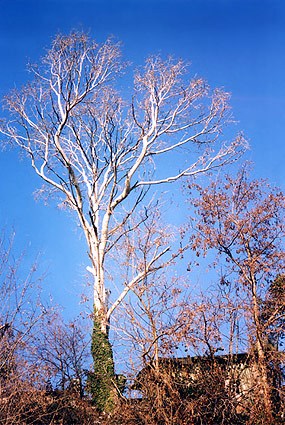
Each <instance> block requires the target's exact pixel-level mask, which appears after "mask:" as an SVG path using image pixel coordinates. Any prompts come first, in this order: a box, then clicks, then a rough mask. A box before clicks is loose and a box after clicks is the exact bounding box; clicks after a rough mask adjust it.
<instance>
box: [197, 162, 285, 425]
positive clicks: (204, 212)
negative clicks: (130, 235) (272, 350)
mask: <svg viewBox="0 0 285 425" xmlns="http://www.w3.org/2000/svg"><path fill="white" fill-rule="evenodd" d="M197 189H198V192H199V197H197V199H195V201H193V205H194V206H195V208H196V213H197V222H196V225H195V226H196V230H197V231H196V232H195V233H194V234H193V236H192V238H191V241H192V247H193V249H194V250H195V251H196V254H197V255H200V254H201V252H203V253H204V255H206V254H208V253H209V251H211V250H214V251H215V252H217V254H218V258H217V259H216V264H219V267H221V268H222V269H223V277H222V283H223V284H225V285H227V284H230V283H231V284H232V285H234V287H235V289H236V290H237V293H238V294H239V295H238V296H239V297H240V298H241V299H242V305H243V309H244V314H245V322H246V325H247V329H248V333H247V339H248V344H249V349H250V350H251V354H252V355H253V356H254V357H255V359H256V363H257V366H258V370H259V382H258V385H257V387H258V396H259V397H258V399H256V400H258V403H257V404H256V406H258V410H257V412H256V411H255V413H256V414H257V415H259V419H258V418H257V417H255V418H254V421H257V422H254V423H264V424H265V423H266V424H269V423H275V422H274V419H273V406H272V403H271V395H272V387H271V384H272V382H271V380H270V377H269V374H268V369H267V341H268V338H267V336H266V335H267V334H268V332H269V331H270V328H271V329H272V327H274V325H276V330H277V331H278V326H277V324H278V321H280V318H281V316H283V317H284V306H283V303H282V299H284V298H282V299H281V298H280V296H279V295H280V293H277V292H278V291H276V296H277V298H278V297H279V302H278V301H277V300H275V303H274V307H273V308H271V310H270V313H269V317H268V319H267V320H262V309H263V302H264V301H265V300H266V298H267V297H268V290H269V288H270V287H271V288H272V286H271V283H272V280H274V279H275V277H276V276H278V275H280V274H283V273H284V269H285V253H284V235H285V233H284V232H285V224H284V217H285V215H284V213H285V195H284V194H283V193H282V191H281V190H279V189H276V188H271V187H270V186H269V184H268V183H267V182H266V181H263V180H253V181H250V180H249V177H248V174H247V172H246V170H245V169H243V170H242V171H241V172H240V173H239V175H238V176H237V178H233V177H231V176H227V177H226V178H225V179H224V180H216V181H214V182H213V183H212V184H211V185H210V186H209V187H207V188H206V189H204V188H201V187H198V188H197ZM278 294H279V295H278ZM282 297H284V295H282ZM258 420H259V422H258Z"/></svg>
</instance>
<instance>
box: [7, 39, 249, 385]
mask: <svg viewBox="0 0 285 425" xmlns="http://www.w3.org/2000/svg"><path fill="white" fill-rule="evenodd" d="M123 67H124V66H123V64H122V62H121V60H120V49H119V46H118V44H115V43H113V42H112V41H111V40H107V41H106V42H105V43H103V44H102V45H98V44H97V43H95V42H94V41H92V40H90V39H89V38H88V37H87V36H86V35H84V34H78V33H72V34H71V35H69V36H57V37H56V38H55V40H54V41H53V44H52V47H51V49H50V50H49V51H48V52H47V54H46V55H45V57H44V58H43V60H42V64H41V66H40V67H37V66H31V68H30V69H31V72H32V73H33V75H34V80H33V81H32V82H31V83H30V84H28V85H27V86H26V87H24V88H23V89H22V90H20V91H17V90H16V91H14V92H13V93H12V94H11V95H10V96H8V97H7V98H6V107H7V108H8V109H9V111H10V113H11V116H10V120H9V121H8V123H7V124H6V125H2V129H1V131H2V134H4V135H6V136H8V137H9V139H10V140H11V142H12V143H13V144H14V145H16V146H18V147H20V149H22V150H23V151H24V152H26V153H27V155H28V157H29V159H30V161H31V166H32V167H33V169H34V170H35V172H36V174H37V175H38V176H39V177H40V178H41V179H42V180H43V182H44V183H45V184H46V186H44V188H42V189H41V191H40V192H45V193H47V194H48V195H51V194H54V195H55V194H56V195H57V196H59V198H60V199H61V202H62V204H61V205H62V206H64V207H66V208H69V209H70V210H73V211H74V212H75V214H76V215H77V218H78V220H79V223H80V226H81V229H82V231H83V234H84V236H85V239H86V243H87V251H88V256H89V259H90V263H91V265H90V267H88V270H89V271H90V272H91V274H92V276H93V288H94V291H93V292H94V332H93V335H94V336H95V339H98V340H101V342H102V344H103V345H104V347H105V344H108V343H109V339H108V328H109V321H110V317H111V315H112V313H113V312H114V310H115V309H116V308H117V306H118V305H119V304H120V303H121V301H122V300H123V299H124V298H125V296H126V294H127V293H128V292H129V290H130V289H132V288H133V287H134V286H135V285H136V284H137V283H139V282H140V281H141V280H143V279H144V278H145V277H146V276H147V275H149V274H150V273H152V271H153V269H155V268H156V264H157V263H158V262H159V260H160V259H161V257H162V256H164V255H165V254H166V252H168V250H169V249H168V248H165V249H163V250H157V251H155V252H154V255H153V257H152V258H151V259H150V260H149V262H148V264H146V266H145V267H144V268H143V269H139V268H138V271H137V274H136V275H135V276H133V277H132V279H131V280H130V281H127V282H124V284H123V288H122V291H121V293H120V294H118V296H117V298H115V299H113V300H112V302H111V303H110V304H109V305H108V300H107V298H108V297H107V295H106V286H108V284H110V282H107V281H106V273H105V271H106V267H107V259H108V257H109V256H110V253H111V252H112V250H113V249H114V247H115V246H116V244H117V242H118V240H120V239H121V238H122V237H123V236H124V234H125V233H126V232H131V231H132V228H128V227H127V230H126V226H125V225H126V223H127V222H128V220H129V219H130V217H131V216H132V215H133V213H134V211H135V210H136V209H137V207H138V205H139V204H140V203H141V202H143V200H146V199H147V198H146V196H147V193H148V191H149V189H150V187H152V186H158V185H161V184H163V183H171V182H175V181H177V180H179V179H180V178H182V177H185V176H190V175H197V174H199V173H202V172H206V171H208V170H211V169H213V168H216V167H219V166H222V165H224V164H226V163H229V162H232V161H233V160H235V159H236V158H237V157H238V156H239V155H240V153H241V152H242V151H243V149H244V147H245V144H244V140H243V138H242V136H240V135H239V136H237V137H236V138H235V139H234V140H233V141H232V142H230V143H227V142H226V141H224V140H222V128H223V125H224V123H225V122H226V121H227V120H228V119H229V108H228V97H229V96H228V94H227V93H224V92H223V91H221V90H214V91H213V92H210V89H209V87H208V85H207V84H206V83H205V81H204V80H202V79H201V78H193V79H190V80H189V79H187V78H186V67H185V65H184V63H183V62H182V61H174V60H173V59H167V60H166V61H163V60H162V59H161V58H160V57H152V58H150V59H148V60H147V62H146V65H145V67H144V68H143V69H141V70H140V71H137V72H135V76H134V94H133V96H132V100H128V99H125V100H123V99H122V98H121V96H120V95H119V94H118V93H117V91H116V90H115V79H116V77H118V76H119V75H120V73H121V71H122V69H123ZM166 161H169V164H170V165H169V167H168V168H166V167H164V165H163V164H165V163H166ZM137 225H139V223H138V224H137ZM96 344H97V343H96ZM103 345H102V347H103ZM98 348H99V347H97V349H98ZM110 350H111V347H110ZM107 351H108V352H109V350H107ZM94 355H100V354H98V352H97V353H95V352H94ZM107 357H108V360H107V362H109V354H108V356H107ZM107 369H108V370H110V376H109V378H108V380H109V381H110V380H112V374H113V369H112V368H107ZM107 369H106V370H107ZM102 386H104V385H102Z"/></svg>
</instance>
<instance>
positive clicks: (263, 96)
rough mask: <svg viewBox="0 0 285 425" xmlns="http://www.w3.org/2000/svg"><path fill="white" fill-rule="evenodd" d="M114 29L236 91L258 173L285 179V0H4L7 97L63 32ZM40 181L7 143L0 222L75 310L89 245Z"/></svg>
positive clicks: (0, 38)
mask: <svg viewBox="0 0 285 425" xmlns="http://www.w3.org/2000/svg"><path fill="white" fill-rule="evenodd" d="M72 29H79V30H84V31H88V32H89V33H90V35H91V36H92V37H94V38H96V39H97V40H98V41H103V40H105V39H106V37H108V36H109V35H113V36H114V37H115V38H116V39H117V40H120V41H121V42H122V49H123V54H124V57H125V58H126V59H127V60H130V61H131V62H133V63H134V64H135V65H137V64H142V63H143V61H144V59H145V58H146V57H147V56H148V55H150V54H153V53H162V54H164V55H165V54H172V55H174V56H176V57H182V58H183V59H185V60H186V61H191V63H192V66H191V70H192V72H193V74H199V75H201V76H203V77H205V78H206V79H207V80H208V82H209V83H210V85H211V86H213V87H224V88H225V90H227V91H229V92H231V93H232V100H231V105H232V107H233V113H234V116H235V118H236V119H237V121H238V123H237V125H236V128H237V130H238V129H239V130H243V131H244V133H245V135H246V137H247V138H248V139H249V141H250V144H251V151H250V152H249V153H248V158H250V159H252V160H253V161H254V162H255V175H256V176H257V177H267V178H269V180H270V181H271V182H273V183H274V184H278V185H280V186H281V187H283V189H284V182H285V180H284V177H285V167H284V165H283V164H284V159H285V143H284V131H283V129H284V123H285V82H284V75H285V72H284V71H285V52H284V48H285V2H284V1H283V0H258V1H255V0H144V1H139V0H0V62H1V66H0V97H1V98H2V97H3V96H4V95H5V93H7V92H8V91H9V90H10V89H12V88H14V87H20V86H21V85H22V84H23V83H25V82H26V81H27V80H28V78H29V74H28V73H27V72H26V63H27V62H28V61H32V62H35V61H38V60H39V58H40V57H41V56H42V55H43V54H44V49H46V48H48V47H49V45H50V42H51V40H52V38H53V37H54V35H55V34H56V33H58V32H62V33H68V32H70V31H71V30H72ZM39 184H40V182H39V181H38V180H37V178H36V176H34V174H33V172H32V170H30V168H29V164H28V163H27V162H26V161H25V160H24V159H23V158H22V159H19V156H18V154H17V153H16V152H12V151H4V152H2V151H1V152H0V220H1V227H5V226H6V227H7V228H8V229H9V228H10V229H11V227H13V228H14V229H15V231H16V241H17V247H18V249H19V250H21V249H25V248H27V262H29V261H31V259H32V258H33V257H35V256H36V255H37V253H39V252H40V253H41V264H42V266H41V268H42V270H47V277H46V286H47V288H48V290H49V291H51V292H52V293H53V295H54V298H55V300H56V301H58V302H60V303H61V304H62V305H63V306H64V307H65V308H66V312H67V314H68V315H71V314H72V313H73V312H75V311H79V307H78V298H77V297H76V296H75V295H76V294H77V293H78V292H80V290H78V288H79V287H80V285H81V284H83V282H84V278H83V275H84V273H85V272H84V270H85V265H86V264H85V261H86V258H85V256H84V252H85V246H84V241H83V240H80V231H78V229H77V228H76V224H75V222H74V221H73V220H72V218H71V217H67V216H66V215H65V213H64V212H61V211H58V210H56V209H54V208H52V207H45V206H44V205H43V202H35V201H34V198H33V192H34V191H35V189H36V188H37V187H39Z"/></svg>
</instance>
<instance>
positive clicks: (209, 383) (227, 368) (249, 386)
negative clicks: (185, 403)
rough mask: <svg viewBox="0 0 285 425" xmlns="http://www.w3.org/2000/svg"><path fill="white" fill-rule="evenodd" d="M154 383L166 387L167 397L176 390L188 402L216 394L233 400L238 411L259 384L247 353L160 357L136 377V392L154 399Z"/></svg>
mask: <svg viewBox="0 0 285 425" xmlns="http://www.w3.org/2000/svg"><path fill="white" fill-rule="evenodd" d="M151 384H154V385H155V386H156V388H158V387H160V388H162V387H164V389H166V390H165V391H166V392H165V394H166V396H167V393H169V395H170V392H171V390H175V391H176V392H178V393H179V395H180V397H181V398H182V399H186V398H187V399H188V400H189V399H197V398H198V397H203V396H206V397H212V396H213V397H214V396H215V394H216V396H217V397H224V398H227V399H231V400H232V402H234V404H235V405H236V409H237V410H242V409H244V408H245V407H246V406H247V405H248V404H249V403H250V401H251V399H252V394H253V392H254V389H255V388H256V386H257V385H258V370H257V367H256V364H255V363H254V362H253V361H252V357H251V356H249V355H248V354H247V353H239V354H232V355H216V356H194V357H190V356H188V357H180V358H160V359H159V360H158V363H157V364H156V365H155V364H154V363H150V364H148V365H146V366H145V367H144V368H143V369H142V370H141V371H140V372H139V373H138V374H137V376H136V379H135V384H134V386H133V389H135V390H138V391H140V392H141V394H142V397H151V393H150V391H151V387H152V385H151ZM214 393H215V394H214Z"/></svg>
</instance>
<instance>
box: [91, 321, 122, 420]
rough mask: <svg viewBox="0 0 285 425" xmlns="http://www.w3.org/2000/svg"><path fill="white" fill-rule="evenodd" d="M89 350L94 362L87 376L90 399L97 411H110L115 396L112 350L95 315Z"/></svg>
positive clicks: (106, 335)
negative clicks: (88, 376)
mask: <svg viewBox="0 0 285 425" xmlns="http://www.w3.org/2000/svg"><path fill="white" fill-rule="evenodd" d="M91 352H92V357H93V364H94V372H93V373H92V374H91V375H90V378H89V383H90V390H91V394H92V399H93V402H94V404H95V405H96V407H97V408H98V410H99V411H101V412H111V411H112V409H113V407H114V402H115V397H116V388H115V379H116V378H115V370H114V360H113V351H112V347H111V344H110V341H109V338H108V334H106V333H104V332H102V330H101V325H100V321H99V320H98V318H96V317H95V318H94V324H93V335H92V343H91Z"/></svg>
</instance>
